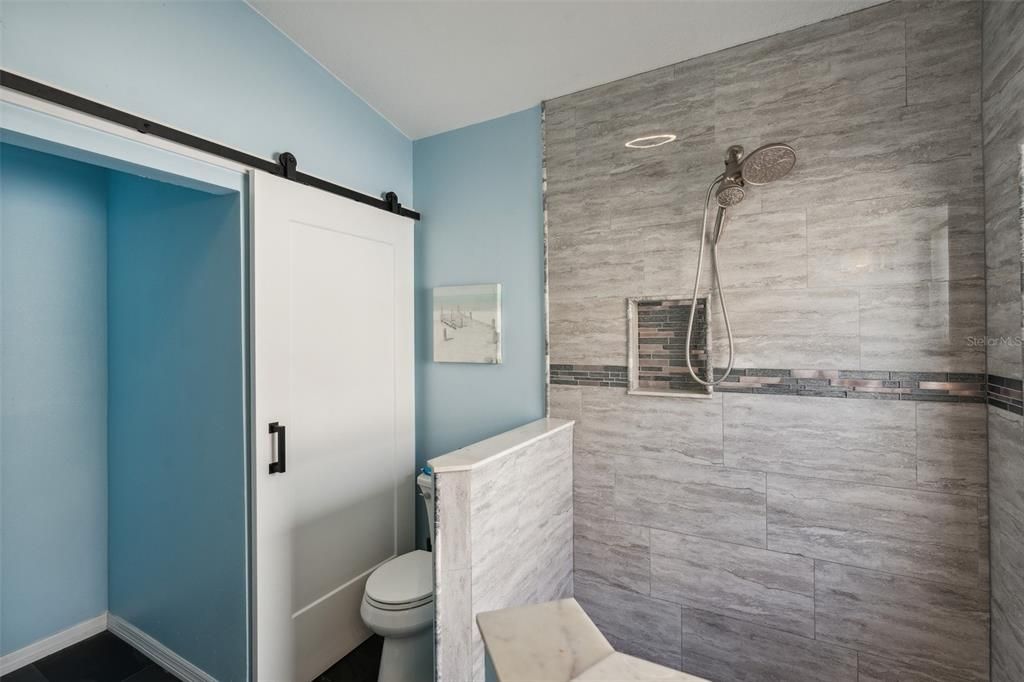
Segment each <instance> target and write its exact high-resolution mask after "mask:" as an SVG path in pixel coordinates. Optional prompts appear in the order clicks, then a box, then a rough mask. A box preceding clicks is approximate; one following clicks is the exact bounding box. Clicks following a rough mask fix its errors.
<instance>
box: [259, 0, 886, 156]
mask: <svg viewBox="0 0 1024 682" xmlns="http://www.w3.org/2000/svg"><path fill="white" fill-rule="evenodd" d="M879 1H880V0H654V1H652V0H632V1H631V0H617V1H608V0H602V1H598V0H575V1H574V0H535V1H532V2H531V1H526V0H520V1H516V0H476V1H472V0H448V1H438V0H421V1H419V2H416V1H391V0H376V1H367V0H363V1H351V0H249V2H250V4H251V5H252V6H253V7H254V8H255V9H256V10H257V11H258V12H260V13H261V14H263V16H265V17H266V18H267V19H268V20H270V22H271V23H273V24H274V25H275V26H277V27H278V28H279V29H280V30H281V31H283V32H284V33H285V34H286V35H288V36H289V37H291V38H292V40H294V41H295V42H296V43H298V44H299V45H300V46H301V47H302V48H304V49H305V50H306V51H307V52H308V53H309V54H310V55H312V56H313V57H314V58H315V59H317V60H318V61H319V62H320V63H321V64H323V65H324V66H325V67H326V68H327V69H328V70H329V71H330V72H331V73H333V74H334V75H335V76H336V77H337V78H338V79H340V80H341V81H342V82H344V83H345V84H346V85H347V86H348V87H349V88H351V89H352V90H353V91H355V92H356V93H357V94H358V95H359V96H360V97H362V98H363V99H365V100H366V101H367V102H368V103H369V104H370V105H371V106H372V107H373V108H374V109H376V110H377V111H378V112H380V113H381V114H382V115H383V116H384V117H385V118H387V119H388V120H389V121H391V122H392V123H393V124H394V125H395V126H397V127H398V128H399V129H400V130H401V131H402V132H403V133H405V134H406V135H407V136H409V137H410V138H413V139H417V138H421V137H426V136H428V135H433V134H435V133H440V132H443V131H446V130H452V129H455V128H461V127H462V126H465V125H469V124H471V123H477V122H480V121H485V120H487V119H491V118H495V117H497V116H502V115H504V114H509V113H512V112H514V111H521V110H523V109H526V108H528V107H531V106H533V105H535V104H537V103H539V102H541V101H542V100H545V99H551V98H553V97H557V96H559V95H565V94H568V93H570V92H575V91H577V90H582V89H584V88H588V87H590V86H593V85H598V84H601V83H607V82H609V81H613V80H616V79H618V78H623V77H625V76H630V75H633V74H636V73H640V72H642V71H648V70H650V69H653V68H657V67H659V66H665V65H667V64H673V63H675V62H678V61H682V60H684V59H689V58H691V57H695V56H697V55H701V54H707V53H709V52H714V51H716V50H720V49H722V48H725V47H730V46H732V45H739V44H740V43H745V42H747V41H750V40H755V39H757V38H763V37H765V36H769V35H772V34H775V33H779V32H782V31H786V30H789V29H791V28H796V27H798V26H803V25H806V24H811V23H814V22H817V21H821V20H823V19H827V18H829V17H833V16H837V15H840V14H845V13H846V12H851V11H854V10H857V9H861V8H863V7H867V6H869V5H875V4H878V3H879Z"/></svg>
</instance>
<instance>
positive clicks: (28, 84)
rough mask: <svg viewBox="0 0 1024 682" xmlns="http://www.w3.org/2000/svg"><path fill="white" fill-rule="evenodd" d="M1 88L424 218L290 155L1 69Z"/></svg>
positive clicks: (387, 196)
mask: <svg viewBox="0 0 1024 682" xmlns="http://www.w3.org/2000/svg"><path fill="white" fill-rule="evenodd" d="M0 85H2V86H3V87H5V88H10V89H11V90H16V91H18V92H21V93H24V94H26V95H30V96H32V97H36V98H38V99H42V100H46V101H47V102H52V103H54V104H58V105H60V106H62V107H67V108H68V109H74V110H75V111H80V112H82V113H83V114H88V115H90V116H95V117H96V118H101V119H103V120H105V121H110V122H111V123H116V124H118V125H122V126H126V127H128V128H131V129H132V130H136V131H138V132H140V133H144V134H146V135H153V136H155V137H159V138H161V139H164V140H167V141H169V142H175V143H177V144H181V145H184V146H186V147H191V148H192V149H197V150H199V151H201V152H205V153H207V154H212V155H214V156H219V157H220V158H222V159H227V160H228V161H234V162H235V163H239V164H241V165H243V166H248V167H250V168H255V169H257V170H261V171H264V172H266V173H271V174H273V175H277V176H279V177H282V178H286V179H288V180H292V181H294V182H298V183H300V184H303V185H308V186H309V187H315V188H316V189H319V190H323V191H324V192H330V193H331V194H337V195H338V196H342V197H345V198H346V199H351V200H352V201H358V202H359V203H361V204H366V205H367V206H372V207H373V208H377V209H380V210H382V211H387V212H389V213H395V214H397V215H400V216H405V217H406V218H412V219H413V220H419V219H420V214H419V213H418V212H417V211H413V210H411V209H408V208H405V207H403V206H402V205H401V204H400V203H399V202H398V195H397V194H395V193H394V192H386V193H385V194H384V195H383V197H374V196H370V195H369V194H363V193H362V192H357V191H356V190H354V189H351V188H349V187H345V186H344V185H337V184H335V183H333V182H329V181H327V180H324V179H323V178H318V177H316V176H315V175H308V174H306V173H303V172H301V171H300V170H298V167H297V166H298V162H297V160H296V159H295V155H294V154H292V153H290V152H284V153H282V154H279V155H278V157H277V161H268V160H267V159H263V158H260V157H258V156H253V155H252V154H247V153H246V152H243V151H240V150H238V149H234V148H232V147H227V146H225V145H222V144H219V143H217V142H212V141H210V140H206V139H204V138H201V137H197V136H195V135H192V134H190V133H186V132H184V131H181V130H178V129H176V128H171V127H169V126H165V125H162V124H160V123H156V122H154V121H149V120H146V119H144V118H142V117H140V116H136V115H135V114H130V113H128V112H126V111H122V110H120V109H115V108H114V107H109V106H107V105H106V104H100V103H99V102H95V101H93V100H91V99H87V98H85V97H80V96H78V95H75V94H72V93H70V92H66V91H64V90H60V89H59V88H55V87H53V86H51V85H46V84H45V83H40V82H39V81H34V80H32V79H31V78H26V77H24V76H20V75H18V74H16V73H12V72H10V71H4V70H0Z"/></svg>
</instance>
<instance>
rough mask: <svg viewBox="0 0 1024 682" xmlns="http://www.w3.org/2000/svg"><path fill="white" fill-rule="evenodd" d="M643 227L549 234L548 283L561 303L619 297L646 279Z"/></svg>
mask: <svg viewBox="0 0 1024 682" xmlns="http://www.w3.org/2000/svg"><path fill="white" fill-rule="evenodd" d="M642 237H643V232H642V230H641V229H640V228H628V229H625V228H617V227H608V226H605V227H600V228H595V229H592V230H587V231H584V232H573V233H570V234H567V235H551V236H549V237H548V249H549V251H548V286H549V287H550V288H551V290H552V291H557V292H558V294H557V298H558V300H559V301H560V302H567V301H574V302H578V303H577V305H581V306H585V305H586V304H585V303H582V301H584V300H585V299H591V298H608V297H615V296H618V295H619V293H620V292H622V291H630V290H631V289H633V288H634V287H636V285H637V283H638V282H640V281H641V280H642V279H643V275H644V270H643V268H644V248H643V247H644V242H643V238H642Z"/></svg>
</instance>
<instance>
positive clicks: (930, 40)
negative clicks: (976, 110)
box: [906, 1, 981, 104]
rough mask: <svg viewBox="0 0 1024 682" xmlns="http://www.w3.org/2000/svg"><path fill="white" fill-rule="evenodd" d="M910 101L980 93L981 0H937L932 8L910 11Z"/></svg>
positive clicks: (933, 99)
mask: <svg viewBox="0 0 1024 682" xmlns="http://www.w3.org/2000/svg"><path fill="white" fill-rule="evenodd" d="M906 22H907V101H908V102H909V103H910V104H919V103H923V102H934V101H937V100H949V99H953V100H963V99H969V98H972V97H978V96H979V95H980V94H981V81H980V80H979V78H978V74H979V73H980V72H981V40H979V39H978V38H977V37H975V38H974V39H973V40H964V39H963V36H964V34H965V33H968V32H969V33H971V34H974V36H980V35H981V3H980V2H962V1H958V2H943V3H935V6H934V7H933V8H932V10H931V11H929V12H908V13H907V14H906Z"/></svg>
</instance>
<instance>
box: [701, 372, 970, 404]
mask: <svg viewBox="0 0 1024 682" xmlns="http://www.w3.org/2000/svg"><path fill="white" fill-rule="evenodd" d="M724 371H725V369H724V368H722V369H716V370H715V376H721V375H722V373H723V372H724ZM718 390H720V391H729V392H733V393H770V394H781V395H800V396H814V397H821V398H855V399H856V398H861V399H868V400H925V401H932V402H959V403H983V402H985V397H986V382H985V375H984V374H965V373H956V372H896V371H887V370H842V369H830V370H821V369H753V368H749V369H742V368H733V370H732V374H731V375H730V376H729V378H728V379H726V380H725V381H724V382H722V383H721V384H719V385H718Z"/></svg>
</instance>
